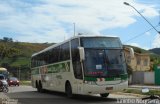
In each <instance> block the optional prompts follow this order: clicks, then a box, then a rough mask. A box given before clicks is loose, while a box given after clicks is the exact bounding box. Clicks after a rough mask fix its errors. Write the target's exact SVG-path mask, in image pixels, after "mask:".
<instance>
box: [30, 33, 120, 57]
mask: <svg viewBox="0 0 160 104" xmlns="http://www.w3.org/2000/svg"><path fill="white" fill-rule="evenodd" d="M80 37H108V38H119V37H117V36H104V35H77V36H74V37H71V38H69V39H67V40H65V41H63V42H60V43H57V44H54V45H51V46H49V47H47V48H45V49H43V50H41V51H39V52H37V53H34V54H33V55H32V57H33V56H36V55H38V54H40V53H43V52H45V51H48V50H50V49H52V48H54V47H56V46H59V45H61V44H63V43H66V42H69V41H70V40H72V39H76V38H80Z"/></svg>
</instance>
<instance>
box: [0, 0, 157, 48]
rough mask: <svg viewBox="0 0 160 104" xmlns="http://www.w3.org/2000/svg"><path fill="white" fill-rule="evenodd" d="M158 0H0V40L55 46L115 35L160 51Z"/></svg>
mask: <svg viewBox="0 0 160 104" xmlns="http://www.w3.org/2000/svg"><path fill="white" fill-rule="evenodd" d="M123 2H128V3H129V4H130V5H132V6H133V7H135V8H136V9H137V10H138V11H139V12H140V13H141V14H142V15H143V16H144V17H145V18H146V19H147V20H148V21H149V22H150V23H151V24H152V25H153V26H154V27H155V28H156V29H157V30H158V31H160V0H0V39H2V38H3V37H9V38H12V39H13V40H14V41H20V42H32V43H45V42H48V43H58V42H62V41H64V40H65V39H68V38H70V37H73V36H74V24H75V34H76V35H77V34H78V33H81V34H84V35H104V36H108V35H109V36H118V37H120V39H121V41H122V43H123V44H128V45H133V46H138V47H141V48H143V49H151V48H160V34H158V33H157V32H156V31H155V30H154V29H153V28H152V27H151V25H149V24H148V23H147V22H146V21H145V20H144V19H143V18H142V17H141V16H140V15H139V14H138V13H137V12H136V11H135V10H134V9H133V8H132V7H130V6H126V5H124V4H123Z"/></svg>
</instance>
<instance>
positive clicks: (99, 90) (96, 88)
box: [83, 81, 128, 95]
mask: <svg viewBox="0 0 160 104" xmlns="http://www.w3.org/2000/svg"><path fill="white" fill-rule="evenodd" d="M125 88H128V81H125V82H121V83H115V84H107V83H106V84H105V85H97V84H95V85H94V84H84V85H83V94H87V95H90V94H103V93H111V92H117V91H122V90H124V89H125Z"/></svg>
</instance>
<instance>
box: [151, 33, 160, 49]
mask: <svg viewBox="0 0 160 104" xmlns="http://www.w3.org/2000/svg"><path fill="white" fill-rule="evenodd" d="M152 47H153V48H160V34H157V35H156V36H155V38H154V40H153V43H152Z"/></svg>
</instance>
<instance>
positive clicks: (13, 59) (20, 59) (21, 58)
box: [0, 40, 52, 79]
mask: <svg viewBox="0 0 160 104" xmlns="http://www.w3.org/2000/svg"><path fill="white" fill-rule="evenodd" d="M50 45H52V44H49V43H27V42H13V41H3V40H0V53H1V54H0V66H1V67H5V68H7V69H8V70H9V72H10V73H11V74H13V75H12V76H18V74H17V73H18V71H19V70H21V78H22V79H29V76H30V75H29V74H30V58H31V55H32V54H33V53H35V52H38V51H40V50H43V49H44V48H46V47H48V46H50ZM11 50H13V52H14V53H13V54H11V53H9V52H10V51H11ZM4 51H5V54H3V53H4ZM3 55H4V57H2V56H3Z"/></svg>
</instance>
